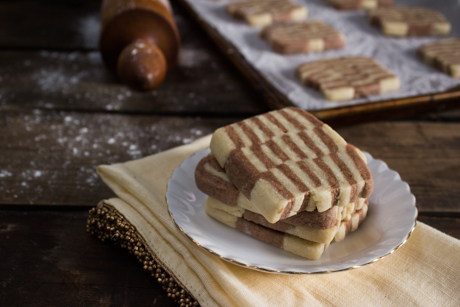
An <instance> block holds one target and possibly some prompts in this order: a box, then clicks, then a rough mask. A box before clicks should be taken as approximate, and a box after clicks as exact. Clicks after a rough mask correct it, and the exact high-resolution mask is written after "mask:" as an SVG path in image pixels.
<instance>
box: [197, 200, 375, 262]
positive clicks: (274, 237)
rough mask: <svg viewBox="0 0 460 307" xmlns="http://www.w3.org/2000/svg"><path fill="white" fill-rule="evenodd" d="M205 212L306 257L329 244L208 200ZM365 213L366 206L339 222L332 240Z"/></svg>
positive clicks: (315, 257) (354, 225) (314, 257)
mask: <svg viewBox="0 0 460 307" xmlns="http://www.w3.org/2000/svg"><path fill="white" fill-rule="evenodd" d="M205 212H206V214H207V215H209V216H210V217H212V218H214V219H215V220H217V221H219V222H221V223H222V224H224V225H227V226H229V227H232V228H235V229H237V230H239V231H241V232H243V233H245V234H247V235H249V236H251V237H253V238H256V239H259V240H261V241H264V242H266V243H268V244H271V245H273V246H276V247H279V248H282V249H284V250H285V251H288V252H290V253H293V254H295V255H298V256H301V257H304V258H307V259H311V260H318V259H319V258H320V257H321V256H322V254H323V253H324V251H325V250H326V249H327V247H328V246H329V243H317V242H313V241H309V240H304V239H301V238H299V237H297V236H295V235H291V234H288V233H285V232H281V231H277V230H273V229H270V228H267V227H264V226H262V225H259V224H256V223H254V222H251V221H248V220H246V219H244V218H242V217H237V216H234V215H231V214H229V213H227V212H225V211H222V210H219V209H216V208H214V207H212V206H210V205H209V204H208V202H207V203H206V205H205ZM366 213H367V206H365V208H363V209H362V210H359V211H358V212H356V213H355V214H354V215H353V217H352V218H351V219H350V220H348V221H343V222H341V224H340V226H339V227H338V228H337V231H336V235H335V237H334V240H335V241H337V242H338V241H341V240H343V239H344V237H345V235H346V234H347V233H349V232H352V231H354V230H356V229H357V228H358V226H359V224H360V223H362V221H363V220H364V219H365V217H366Z"/></svg>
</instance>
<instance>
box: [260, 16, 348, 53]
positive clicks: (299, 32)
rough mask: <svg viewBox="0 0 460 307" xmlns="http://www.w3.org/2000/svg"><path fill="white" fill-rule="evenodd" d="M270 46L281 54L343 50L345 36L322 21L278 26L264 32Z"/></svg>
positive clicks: (267, 28) (268, 28)
mask: <svg viewBox="0 0 460 307" xmlns="http://www.w3.org/2000/svg"><path fill="white" fill-rule="evenodd" d="M261 34H262V37H263V38H265V39H266V40H267V41H268V43H269V44H270V46H271V47H272V48H273V50H275V51H276V52H279V53H284V54H292V53H306V52H311V51H323V50H329V49H337V48H341V47H343V46H344V45H345V36H344V35H343V34H342V33H340V32H338V31H336V30H335V29H334V28H332V27H331V26H329V25H327V24H325V23H324V22H322V21H304V22H300V23H287V24H276V25H272V26H269V27H266V28H265V29H264V30H263V31H262V33H261Z"/></svg>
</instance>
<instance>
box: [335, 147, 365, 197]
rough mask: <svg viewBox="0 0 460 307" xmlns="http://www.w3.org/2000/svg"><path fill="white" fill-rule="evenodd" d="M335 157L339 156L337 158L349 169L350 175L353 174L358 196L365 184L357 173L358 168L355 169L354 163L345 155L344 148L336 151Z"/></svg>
mask: <svg viewBox="0 0 460 307" xmlns="http://www.w3.org/2000/svg"><path fill="white" fill-rule="evenodd" d="M337 155H338V156H339V158H340V159H341V160H342V161H343V162H345V164H346V165H347V166H348V168H349V169H350V171H351V173H352V174H353V178H354V179H355V180H356V182H357V183H358V195H360V194H361V191H362V190H363V188H364V185H365V183H366V182H365V181H364V179H363V177H361V173H360V172H359V170H358V168H357V167H356V165H355V162H353V160H352V159H351V158H350V156H349V155H348V154H347V153H346V149H345V148H344V149H342V148H341V149H340V150H339V151H338V153H337ZM363 163H365V162H364V161H363Z"/></svg>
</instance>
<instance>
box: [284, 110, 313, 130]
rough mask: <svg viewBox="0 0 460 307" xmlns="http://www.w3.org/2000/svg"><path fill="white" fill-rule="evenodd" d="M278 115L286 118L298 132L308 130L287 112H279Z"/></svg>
mask: <svg viewBox="0 0 460 307" xmlns="http://www.w3.org/2000/svg"><path fill="white" fill-rule="evenodd" d="M278 113H279V114H281V115H282V116H283V117H284V118H286V120H287V121H288V122H289V123H290V124H291V125H293V126H294V127H295V128H296V129H297V130H299V131H302V130H306V129H307V127H305V126H304V125H302V124H301V123H300V122H299V121H298V120H297V119H295V118H294V116H292V115H291V114H289V113H287V112H286V111H284V110H278Z"/></svg>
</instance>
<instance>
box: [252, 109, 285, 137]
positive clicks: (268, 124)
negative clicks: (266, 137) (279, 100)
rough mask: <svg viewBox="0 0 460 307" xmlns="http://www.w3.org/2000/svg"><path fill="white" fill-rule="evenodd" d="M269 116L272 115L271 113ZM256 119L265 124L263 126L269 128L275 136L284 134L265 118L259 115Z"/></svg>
mask: <svg viewBox="0 0 460 307" xmlns="http://www.w3.org/2000/svg"><path fill="white" fill-rule="evenodd" d="M271 114H273V112H272V113H271ZM258 118H259V119H260V120H261V121H262V122H263V123H264V124H265V126H267V128H269V129H270V130H271V131H272V132H273V134H274V135H275V136H277V135H283V134H284V132H283V131H282V130H281V129H280V128H278V127H277V126H276V125H275V124H274V123H272V122H271V121H270V120H269V119H267V118H266V117H265V116H263V115H261V116H258Z"/></svg>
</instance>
